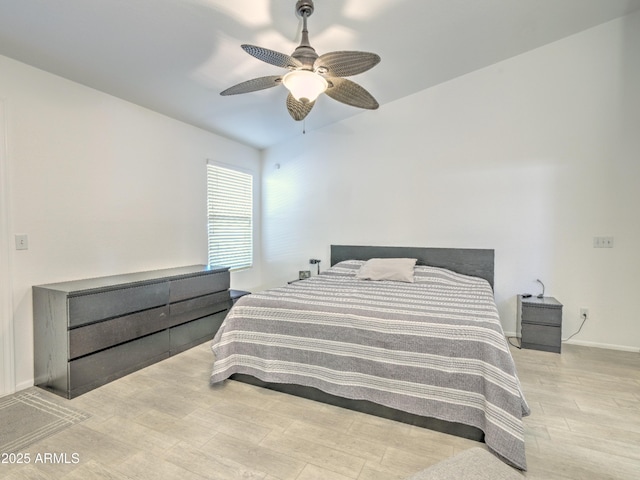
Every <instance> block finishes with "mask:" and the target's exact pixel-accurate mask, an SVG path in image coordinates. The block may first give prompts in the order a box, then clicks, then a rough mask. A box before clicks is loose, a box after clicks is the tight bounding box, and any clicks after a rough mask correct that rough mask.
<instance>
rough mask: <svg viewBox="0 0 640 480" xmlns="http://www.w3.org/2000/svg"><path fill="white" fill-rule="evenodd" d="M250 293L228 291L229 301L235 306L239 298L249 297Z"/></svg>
mask: <svg viewBox="0 0 640 480" xmlns="http://www.w3.org/2000/svg"><path fill="white" fill-rule="evenodd" d="M250 294H251V292H247V291H245V290H229V296H230V297H231V301H232V302H233V304H234V305H235V303H236V302H237V301H238V299H239V298H240V297H244V296H245V295H250Z"/></svg>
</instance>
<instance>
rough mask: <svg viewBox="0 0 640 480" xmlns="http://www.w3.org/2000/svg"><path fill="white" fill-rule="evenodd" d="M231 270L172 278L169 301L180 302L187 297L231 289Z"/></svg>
mask: <svg viewBox="0 0 640 480" xmlns="http://www.w3.org/2000/svg"><path fill="white" fill-rule="evenodd" d="M229 279H230V276H229V271H228V270H227V271H224V272H217V273H211V274H206V275H196V276H193V277H188V278H179V279H176V280H171V281H170V282H169V284H170V287H169V288H170V294H169V301H170V302H171V303H173V302H179V301H180V300H185V299H187V298H193V297H199V296H201V295H205V294H207V293H211V292H221V291H224V290H228V289H229Z"/></svg>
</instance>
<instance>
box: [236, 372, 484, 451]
mask: <svg viewBox="0 0 640 480" xmlns="http://www.w3.org/2000/svg"><path fill="white" fill-rule="evenodd" d="M230 379H231V380H236V381H238V382H242V383H248V384H250V385H256V386H258V387H262V388H268V389H269V390H273V391H276V392H281V393H286V394H289V395H294V396H296V397H303V398H307V399H309V400H314V401H316V402H321V403H326V404H329V405H333V406H335V407H341V408H346V409H348V410H353V411H356V412H361V413H366V414H368V415H374V416H376V417H381V418H386V419H389V420H395V421H396V422H402V423H406V424H409V425H415V426H417V427H421V428H426V429H429V430H434V431H436V432H442V433H447V434H449V435H455V436H456V437H462V438H467V439H469V440H474V441H476V442H484V433H483V432H482V430H480V429H478V428H475V427H471V426H469V425H464V424H462V423H455V422H447V421H444V420H439V419H437V418H431V417H421V416H419V415H414V414H412V413H407V412H403V411H401V410H396V409H395V408H390V407H385V406H383V405H378V404H376V403H373V402H369V401H367V400H352V399H349V398H342V397H337V396H335V395H331V394H329V393H325V392H323V391H322V390H318V389H317V388H314V387H306V386H303V385H292V384H289V383H267V382H263V381H262V380H260V379H258V378H256V377H253V376H251V375H246V374H243V373H235V374H233V375H231V377H230Z"/></svg>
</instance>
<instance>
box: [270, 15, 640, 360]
mask: <svg viewBox="0 0 640 480" xmlns="http://www.w3.org/2000/svg"><path fill="white" fill-rule="evenodd" d="M639 51H640V13H636V14H635V15H632V16H628V17H626V18H623V19H620V20H616V21H613V22H610V23H607V24H604V25H601V26H599V27H597V28H594V29H591V30H588V31H585V32H582V33H580V34H578V35H575V36H573V37H570V38H567V39H564V40H562V41H559V42H556V43H554V44H551V45H548V46H545V47H543V48H540V49H537V50H535V51H532V52H529V53H527V54H524V55H521V56H518V57H515V58H512V59H509V60H507V61H504V62H501V63H499V64H496V65H493V66H491V67H488V68H485V69H482V70H479V71H476V72H473V73H471V74H469V75H466V76H463V77H460V78H457V79H455V80H452V81H449V82H446V83H444V84H441V85H439V86H436V87H434V88H431V89H428V90H425V91H423V92H420V93H418V94H416V95H413V96H411V97H408V98H404V99H401V100H399V101H396V102H394V103H392V104H388V105H384V106H382V107H381V108H380V110H378V111H375V112H364V113H363V114H361V115H357V116H355V117H352V118H350V119H348V120H346V121H343V122H341V123H339V124H336V125H332V126H329V127H326V128H324V129H321V130H318V131H313V132H307V134H306V135H303V136H302V135H301V136H300V137H299V138H297V139H296V140H295V141H293V142H288V143H287V144H284V145H280V146H277V147H274V148H271V149H269V150H267V151H266V152H265V155H264V163H263V195H264V197H263V212H264V214H263V226H264V229H263V260H264V273H265V275H264V278H269V279H270V282H269V284H268V285H266V286H271V285H277V284H281V283H283V282H284V281H286V280H287V279H290V278H295V277H296V276H297V271H298V270H299V269H302V268H308V263H307V262H308V259H309V258H311V257H314V256H318V257H319V258H322V259H323V266H324V267H325V268H326V267H327V266H328V262H329V245H330V244H331V243H338V244H339V243H345V244H349V243H352V244H377V245H405V246H433V247H469V248H494V249H495V250H496V283H495V293H496V301H497V304H498V307H499V310H500V314H501V318H502V322H503V325H504V328H505V331H507V332H515V330H516V325H515V316H516V313H515V310H516V297H515V296H516V294H517V293H519V292H531V293H534V294H537V293H538V292H539V289H538V285H537V284H536V282H535V279H536V278H540V279H542V280H543V281H544V282H545V283H546V286H547V294H549V295H552V296H555V297H556V298H557V299H558V300H560V301H561V302H562V303H563V304H564V328H563V336H564V337H567V336H568V335H570V334H571V333H573V332H574V331H576V330H577V329H578V327H579V324H580V317H579V309H580V307H588V308H589V309H590V314H591V318H590V319H589V321H588V322H587V323H586V324H585V326H584V328H583V330H582V332H581V333H580V334H579V335H578V336H576V337H575V339H574V340H575V341H577V342H582V343H586V344H597V345H600V346H606V345H609V346H616V347H619V348H632V349H636V350H637V349H638V348H639V347H640V322H638V313H637V301H636V296H637V293H636V292H638V291H640V280H639V278H640V277H639V276H638V273H639V272H640V250H639V248H638V247H640V215H638V211H637V209H638V207H639V206H640V188H638V184H639V183H640V158H639V153H638V152H640V142H639V137H640V136H639V133H640V118H639V115H640V92H639V90H640V89H638V85H640V55H638V52H639ZM421 68H429V66H428V65H424V66H422V67H421ZM412 73H413V72H411V71H407V72H403V74H412ZM415 74H419V69H418V71H417V72H415ZM374 93H375V92H374ZM331 101H332V100H330V99H328V98H326V97H323V98H321V99H320V100H319V101H318V104H317V105H316V107H315V108H318V109H320V108H330V105H329V103H330V102H331ZM312 114H313V113H312ZM276 164H279V165H280V168H279V169H277V168H276ZM596 235H608V236H614V238H615V248H613V249H594V248H593V247H592V241H593V236H596Z"/></svg>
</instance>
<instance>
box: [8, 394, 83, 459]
mask: <svg viewBox="0 0 640 480" xmlns="http://www.w3.org/2000/svg"><path fill="white" fill-rule="evenodd" d="M90 416H91V415H89V414H87V413H84V412H82V411H80V410H77V409H75V408H70V407H65V406H63V405H60V404H58V403H56V402H54V401H51V400H50V399H49V398H47V395H46V393H44V392H39V391H38V390H37V389H36V388H31V389H28V390H25V391H22V392H18V393H15V394H13V395H8V396H6V397H3V398H0V452H3V453H11V452H18V451H20V450H23V449H24V448H26V447H28V446H29V445H31V444H33V443H35V442H37V441H38V440H42V439H43V438H46V437H49V436H51V435H53V434H55V433H58V432H60V431H62V430H64V429H66V428H69V427H70V426H71V425H74V424H76V423H79V422H82V421H83V420H86V419H87V418H89V417H90Z"/></svg>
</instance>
